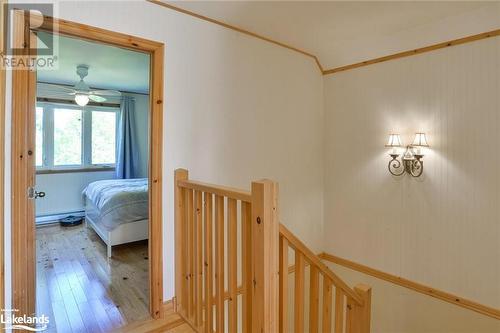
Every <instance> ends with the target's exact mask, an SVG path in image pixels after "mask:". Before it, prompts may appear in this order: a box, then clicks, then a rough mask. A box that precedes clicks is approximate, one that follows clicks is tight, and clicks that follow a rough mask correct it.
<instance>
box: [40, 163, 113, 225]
mask: <svg viewBox="0 0 500 333" xmlns="http://www.w3.org/2000/svg"><path fill="white" fill-rule="evenodd" d="M114 178H115V172H114V171H94V172H74V173H73V172H71V173H55V174H39V175H37V176H36V190H37V191H43V192H45V197H43V198H38V199H36V202H35V205H36V216H43V215H51V214H64V213H72V212H77V211H81V210H84V209H85V206H84V200H83V197H82V191H83V189H84V188H85V187H86V186H87V185H88V184H90V183H92V182H95V181H98V180H104V179H114Z"/></svg>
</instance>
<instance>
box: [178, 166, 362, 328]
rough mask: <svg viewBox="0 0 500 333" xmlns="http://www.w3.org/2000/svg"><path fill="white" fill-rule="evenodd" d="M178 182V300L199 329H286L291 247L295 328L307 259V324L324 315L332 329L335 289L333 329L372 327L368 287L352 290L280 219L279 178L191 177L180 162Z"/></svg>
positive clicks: (300, 325) (324, 324) (316, 323)
mask: <svg viewBox="0 0 500 333" xmlns="http://www.w3.org/2000/svg"><path fill="white" fill-rule="evenodd" d="M174 187H175V251H176V253H175V294H176V296H175V307H176V310H177V312H178V313H179V314H180V315H181V316H182V317H183V318H184V319H185V320H186V322H188V323H189V324H190V325H191V327H192V328H193V329H194V330H195V331H196V332H199V333H202V332H205V333H213V332H217V333H222V332H224V333H225V332H231V333H232V332H243V333H249V332H252V333H257V332H258V333H275V332H278V331H279V332H288V317H287V314H288V312H287V311H288V306H289V303H288V301H289V300H288V297H289V296H288V289H287V288H288V287H287V286H288V275H289V271H290V268H289V267H288V264H289V263H288V252H289V248H291V249H292V250H294V251H295V252H294V253H295V266H294V267H295V269H294V270H293V273H294V274H295V293H294V297H295V308H294V317H295V319H294V326H295V330H294V331H295V332H303V331H304V328H303V327H304V320H303V318H304V295H305V289H304V274H305V273H304V272H305V269H304V266H305V263H308V264H309V265H310V280H311V283H310V288H308V290H307V291H308V293H309V297H310V300H312V301H311V306H310V311H309V331H311V332H319V327H320V326H319V321H321V323H322V324H321V328H322V329H321V332H331V318H332V315H331V312H332V307H331V298H332V293H333V289H334V288H335V305H336V307H335V318H334V324H335V333H341V332H344V328H345V332H346V333H368V332H369V329H370V326H369V325H370V324H369V321H370V295H371V290H370V288H369V287H366V286H362V285H358V286H357V287H355V288H354V290H353V289H351V288H350V287H349V286H347V285H346V284H345V283H344V282H343V281H342V280H341V279H340V278H339V277H337V276H336V275H335V274H334V273H333V272H332V271H331V270H330V269H328V267H326V266H325V265H324V264H323V263H322V262H321V260H320V259H319V258H318V257H317V256H316V255H314V254H313V253H312V252H311V251H310V250H309V249H308V248H307V247H306V246H305V245H304V244H303V243H302V242H300V240H299V239H297V238H296V237H295V236H294V235H293V234H292V233H291V232H290V231H288V230H287V229H286V228H285V227H284V226H283V225H280V223H279V215H278V184H277V183H275V182H273V181H270V180H261V181H255V182H252V187H251V189H252V190H251V192H248V191H243V190H239V189H234V188H229V187H224V186H218V185H212V184H207V183H202V182H198V181H193V180H190V179H189V177H188V171H187V170H184V169H177V170H175V184H174ZM320 277H322V281H323V284H322V286H323V288H322V290H323V307H322V311H321V313H320V312H319V302H318V301H317V300H318V299H319V296H318V292H319V286H320V285H319V278H320ZM344 298H345V300H346V302H345V305H346V306H345V307H344V303H343V302H344ZM239 306H241V312H240V311H239V309H238V307H239ZM340 308H343V309H344V310H343V311H340V310H339V309H340ZM337 312H338V313H337ZM301 318H302V319H301ZM328 318H330V319H328ZM344 322H345V327H343V325H344V324H343V323H344ZM337 327H338V328H339V330H337ZM340 327H342V329H341V328H340Z"/></svg>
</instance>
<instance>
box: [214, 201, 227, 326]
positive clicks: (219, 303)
mask: <svg viewBox="0 0 500 333" xmlns="http://www.w3.org/2000/svg"><path fill="white" fill-rule="evenodd" d="M215 243H216V247H215V269H216V274H215V304H216V321H215V331H216V332H222V333H223V332H224V311H225V306H224V294H225V290H224V197H222V196H220V195H216V196H215Z"/></svg>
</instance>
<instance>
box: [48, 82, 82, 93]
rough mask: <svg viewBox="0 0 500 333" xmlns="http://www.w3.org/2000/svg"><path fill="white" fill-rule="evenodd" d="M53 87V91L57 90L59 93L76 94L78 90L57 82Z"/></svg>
mask: <svg viewBox="0 0 500 333" xmlns="http://www.w3.org/2000/svg"><path fill="white" fill-rule="evenodd" d="M52 87H53V91H54V92H55V91H57V92H58V93H61V94H70V95H74V94H75V92H76V90H75V89H73V88H69V87H64V86H60V85H57V84H54V85H52Z"/></svg>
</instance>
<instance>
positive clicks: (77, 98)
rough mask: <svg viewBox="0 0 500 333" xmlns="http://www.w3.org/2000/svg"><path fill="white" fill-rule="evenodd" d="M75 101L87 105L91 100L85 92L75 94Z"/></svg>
mask: <svg viewBox="0 0 500 333" xmlns="http://www.w3.org/2000/svg"><path fill="white" fill-rule="evenodd" d="M75 102H76V104H78V105H80V106H85V105H87V104H88V102H89V96H88V95H85V94H76V95H75Z"/></svg>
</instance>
